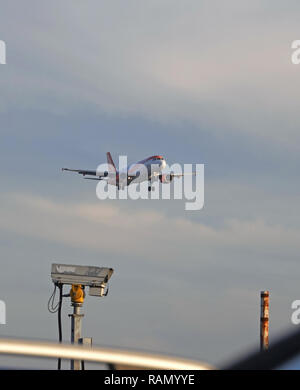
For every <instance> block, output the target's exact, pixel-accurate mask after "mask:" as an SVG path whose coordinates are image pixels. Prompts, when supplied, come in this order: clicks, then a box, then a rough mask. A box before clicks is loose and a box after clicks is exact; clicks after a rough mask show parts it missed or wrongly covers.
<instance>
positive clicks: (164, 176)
mask: <svg viewBox="0 0 300 390" xmlns="http://www.w3.org/2000/svg"><path fill="white" fill-rule="evenodd" d="M173 178H174V176H173V175H172V174H168V173H167V174H166V173H164V174H162V175H159V180H160V182H161V183H171V181H172V180H173Z"/></svg>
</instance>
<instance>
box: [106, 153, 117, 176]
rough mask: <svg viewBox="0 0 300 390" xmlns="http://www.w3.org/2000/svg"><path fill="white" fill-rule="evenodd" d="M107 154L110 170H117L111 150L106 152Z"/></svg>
mask: <svg viewBox="0 0 300 390" xmlns="http://www.w3.org/2000/svg"><path fill="white" fill-rule="evenodd" d="M106 156H107V163H108V172H114V173H115V172H117V169H116V166H115V163H114V161H113V159H112V157H111V154H110V153H109V152H107V153H106Z"/></svg>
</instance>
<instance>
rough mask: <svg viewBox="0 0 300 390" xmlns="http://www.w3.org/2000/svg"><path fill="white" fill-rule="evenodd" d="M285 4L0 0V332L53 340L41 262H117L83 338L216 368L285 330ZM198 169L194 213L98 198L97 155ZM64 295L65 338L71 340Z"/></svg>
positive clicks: (293, 154)
mask: <svg viewBox="0 0 300 390" xmlns="http://www.w3.org/2000/svg"><path fill="white" fill-rule="evenodd" d="M299 12H300V5H299V2H298V1H295V0H291V1H290V2H289V4H288V5H287V4H286V3H284V2H282V1H274V0H272V1H267V0H264V1H261V0H260V1H258V0H254V1H251V2H250V1H241V0H235V1H233V0H230V1H227V2H226V3H225V2H224V3H223V2H219V1H211V0H210V1H199V0H186V1H179V0H148V1H147V2H141V1H139V0H127V1H123V0H114V1H101V2H100V1H96V0H86V1H85V2H82V1H78V0H72V1H71V0H64V1H58V0H53V1H51V2H41V1H37V0H28V1H26V2H20V1H15V0H10V1H4V0H0V39H1V40H4V41H5V42H6V45H7V64H6V65H0V170H1V192H0V212H1V214H0V250H1V273H0V299H2V300H4V301H5V302H6V305H7V325H5V326H4V325H1V328H0V334H1V335H2V336H16V337H19V338H21V337H24V338H38V339H47V340H57V328H56V317H55V316H52V315H50V314H49V313H48V311H47V308H46V305H47V301H48V298H49V296H50V294H51V292H52V285H51V280H50V268H51V263H52V262H62V263H74V264H88V265H89V264H90V265H99V266H101V265H103V266H109V267H112V268H114V270H115V273H114V275H113V277H112V279H111V285H110V294H109V296H108V297H106V298H105V299H102V300H97V299H96V298H92V297H89V298H88V299H87V300H86V303H85V307H84V313H85V318H84V325H83V329H84V336H92V337H93V339H94V343H95V344H99V345H106V346H118V347H119V346H121V347H129V348H134V349H142V350H147V351H155V352H163V353H168V354H174V355H179V356H185V357H190V358H195V359H200V360H204V361H207V362H210V363H213V364H217V365H218V364H221V363H222V362H227V361H228V360H229V359H232V358H234V357H236V356H239V355H240V354H243V353H244V352H245V351H248V350H249V349H250V350H251V349H253V348H257V347H258V343H259V293H260V291H261V290H267V289H268V290H270V296H271V313H270V316H271V318H270V343H271V342H272V340H274V339H275V338H276V337H277V336H278V335H280V334H281V333H282V332H285V331H288V330H290V329H292V327H293V326H292V324H291V320H290V318H291V314H292V310H291V303H292V301H294V300H296V299H300V291H299V283H298V277H299V265H298V262H299V251H300V240H299V238H300V223H299V214H300V206H299V200H300V199H299V190H300V185H299V151H300V147H299V145H300V132H299V127H300V117H299V91H300V65H299V66H296V65H293V64H292V63H291V54H292V50H291V43H292V41H293V40H296V39H300V36H299V34H300V33H299ZM107 151H110V152H111V153H112V155H113V156H114V157H115V159H116V160H117V156H118V155H127V156H128V159H129V161H131V162H133V161H136V160H140V159H143V158H145V157H147V156H151V155H153V154H162V155H163V156H164V157H165V158H166V160H167V161H168V162H169V163H170V164H172V163H175V162H177V163H200V164H205V206H204V209H203V210H200V211H192V212H188V211H185V209H184V203H183V202H181V201H167V200H162V201H117V200H115V201H113V200H112V201H100V200H98V199H97V197H96V186H95V183H94V182H88V181H84V180H81V178H80V177H79V176H78V175H71V174H67V173H65V174H63V173H62V172H61V170H60V168H61V167H63V166H68V167H74V168H89V169H95V168H96V167H97V165H98V164H100V163H103V162H105V153H106V152H107ZM70 311H71V307H70V304H69V302H68V301H67V300H66V301H65V302H64V339H65V340H68V339H69V323H68V318H67V314H68V313H69V312H70Z"/></svg>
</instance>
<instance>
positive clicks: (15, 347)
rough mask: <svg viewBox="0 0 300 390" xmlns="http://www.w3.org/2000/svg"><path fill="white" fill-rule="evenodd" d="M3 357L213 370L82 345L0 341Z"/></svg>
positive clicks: (167, 358)
mask: <svg viewBox="0 0 300 390" xmlns="http://www.w3.org/2000/svg"><path fill="white" fill-rule="evenodd" d="M0 355H12V356H30V357H45V358H61V359H74V360H81V361H91V362H98V363H106V364H111V365H118V364H119V365H125V366H129V367H130V366H132V367H136V368H137V367H139V368H144V369H161V370H210V369H213V368H214V367H212V366H210V365H209V364H206V363H202V362H198V361H195V360H189V359H181V358H177V357H171V356H166V355H157V354H151V353H142V352H135V351H127V350H121V349H115V348H99V347H97V348H95V347H92V348H91V347H85V346H81V345H69V344H58V343H50V342H39V341H26V340H16V339H1V338H0Z"/></svg>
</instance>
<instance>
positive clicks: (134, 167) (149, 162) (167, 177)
mask: <svg viewBox="0 0 300 390" xmlns="http://www.w3.org/2000/svg"><path fill="white" fill-rule="evenodd" d="M106 156H107V166H108V170H107V171H104V172H98V170H95V171H91V170H84V169H69V168H62V170H63V171H70V172H77V173H79V174H80V175H83V176H87V177H84V178H85V179H89V180H107V182H108V184H112V185H115V186H117V188H118V189H122V188H124V187H125V186H128V185H130V183H132V181H133V180H134V182H135V183H141V182H144V181H148V183H149V186H148V191H151V190H152V186H151V180H153V179H155V178H157V177H158V178H159V180H160V182H161V183H170V182H171V181H172V180H173V178H174V177H181V176H183V175H184V174H183V173H173V172H171V173H164V169H165V168H166V166H167V163H166V160H165V159H164V158H163V156H151V157H148V158H145V159H144V160H141V161H138V162H137V163H134V164H130V165H129V166H128V167H126V168H125V169H121V170H120V171H118V170H117V168H116V166H115V164H114V161H113V159H112V157H111V154H110V153H109V152H107V153H106ZM192 174H195V173H192Z"/></svg>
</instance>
